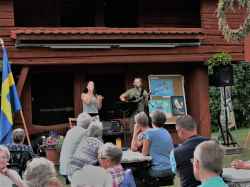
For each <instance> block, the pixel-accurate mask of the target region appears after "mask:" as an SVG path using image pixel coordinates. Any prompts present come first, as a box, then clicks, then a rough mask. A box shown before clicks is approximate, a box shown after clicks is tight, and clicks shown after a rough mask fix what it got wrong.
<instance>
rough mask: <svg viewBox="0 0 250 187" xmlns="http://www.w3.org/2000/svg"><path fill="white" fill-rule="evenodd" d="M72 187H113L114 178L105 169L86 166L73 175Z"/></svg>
mask: <svg viewBox="0 0 250 187" xmlns="http://www.w3.org/2000/svg"><path fill="white" fill-rule="evenodd" d="M71 187H112V177H111V175H110V173H108V172H107V171H106V170H105V169H104V168H101V167H98V166H92V165H86V166H84V167H83V168H81V169H80V170H77V171H76V172H75V173H74V174H73V176H72V180H71Z"/></svg>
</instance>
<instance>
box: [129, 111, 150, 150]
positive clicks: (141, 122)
mask: <svg viewBox="0 0 250 187" xmlns="http://www.w3.org/2000/svg"><path fill="white" fill-rule="evenodd" d="M148 121H149V120H148V116H147V114H146V113H145V112H140V113H138V114H136V115H135V126H134V131H133V138H132V142H131V150H132V151H141V148H142V143H143V141H142V137H143V133H144V132H145V131H146V130H148V129H149V128H150V127H149V122H148Z"/></svg>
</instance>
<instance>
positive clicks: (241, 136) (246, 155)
mask: <svg viewBox="0 0 250 187" xmlns="http://www.w3.org/2000/svg"><path fill="white" fill-rule="evenodd" d="M248 132H250V129H237V130H233V131H232V132H231V133H232V135H233V137H234V138H235V140H236V142H237V143H239V144H240V145H241V146H242V147H243V145H244V141H245V139H246V137H247V134H248ZM217 137H218V133H213V134H212V138H215V139H217ZM249 146H250V142H249V145H247V148H246V149H244V150H243V152H242V153H241V154H235V155H226V156H225V159H224V167H228V166H230V163H231V162H232V160H234V159H241V160H250V149H249V148H248V147H249ZM61 179H62V178H61ZM62 181H63V182H64V180H63V179H62ZM179 186H180V183H179V179H178V177H176V178H175V185H173V186H169V187H179ZM65 187H70V186H66V185H65Z"/></svg>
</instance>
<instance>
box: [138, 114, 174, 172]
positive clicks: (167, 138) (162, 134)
mask: <svg viewBox="0 0 250 187" xmlns="http://www.w3.org/2000/svg"><path fill="white" fill-rule="evenodd" d="M151 119H152V126H153V128H152V129H148V130H147V131H145V132H144V133H143V146H142V154H143V155H145V156H147V155H150V156H151V157H152V166H151V168H150V169H149V175H150V176H152V177H165V176H169V175H172V174H173V173H172V171H171V165H170V160H169V155H170V152H171V150H172V149H173V147H174V146H173V140H172V138H171V135H170V134H169V132H168V131H167V130H166V129H164V128H163V126H164V124H165V122H166V116H165V114H164V113H163V112H160V111H155V112H153V113H152V114H151Z"/></svg>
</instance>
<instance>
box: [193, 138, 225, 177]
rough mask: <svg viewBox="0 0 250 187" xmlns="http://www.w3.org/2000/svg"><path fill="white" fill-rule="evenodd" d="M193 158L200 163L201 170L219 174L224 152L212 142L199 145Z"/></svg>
mask: <svg viewBox="0 0 250 187" xmlns="http://www.w3.org/2000/svg"><path fill="white" fill-rule="evenodd" d="M194 158H195V159H197V160H198V161H200V165H201V168H202V169H204V170H206V171H210V172H214V173H216V174H220V173H221V172H222V168H223V158H224V150H223V148H222V146H221V145H219V144H218V143H217V142H216V141H214V140H209V141H205V142H202V143H201V144H199V145H198V146H197V147H196V149H195V151H194Z"/></svg>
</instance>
